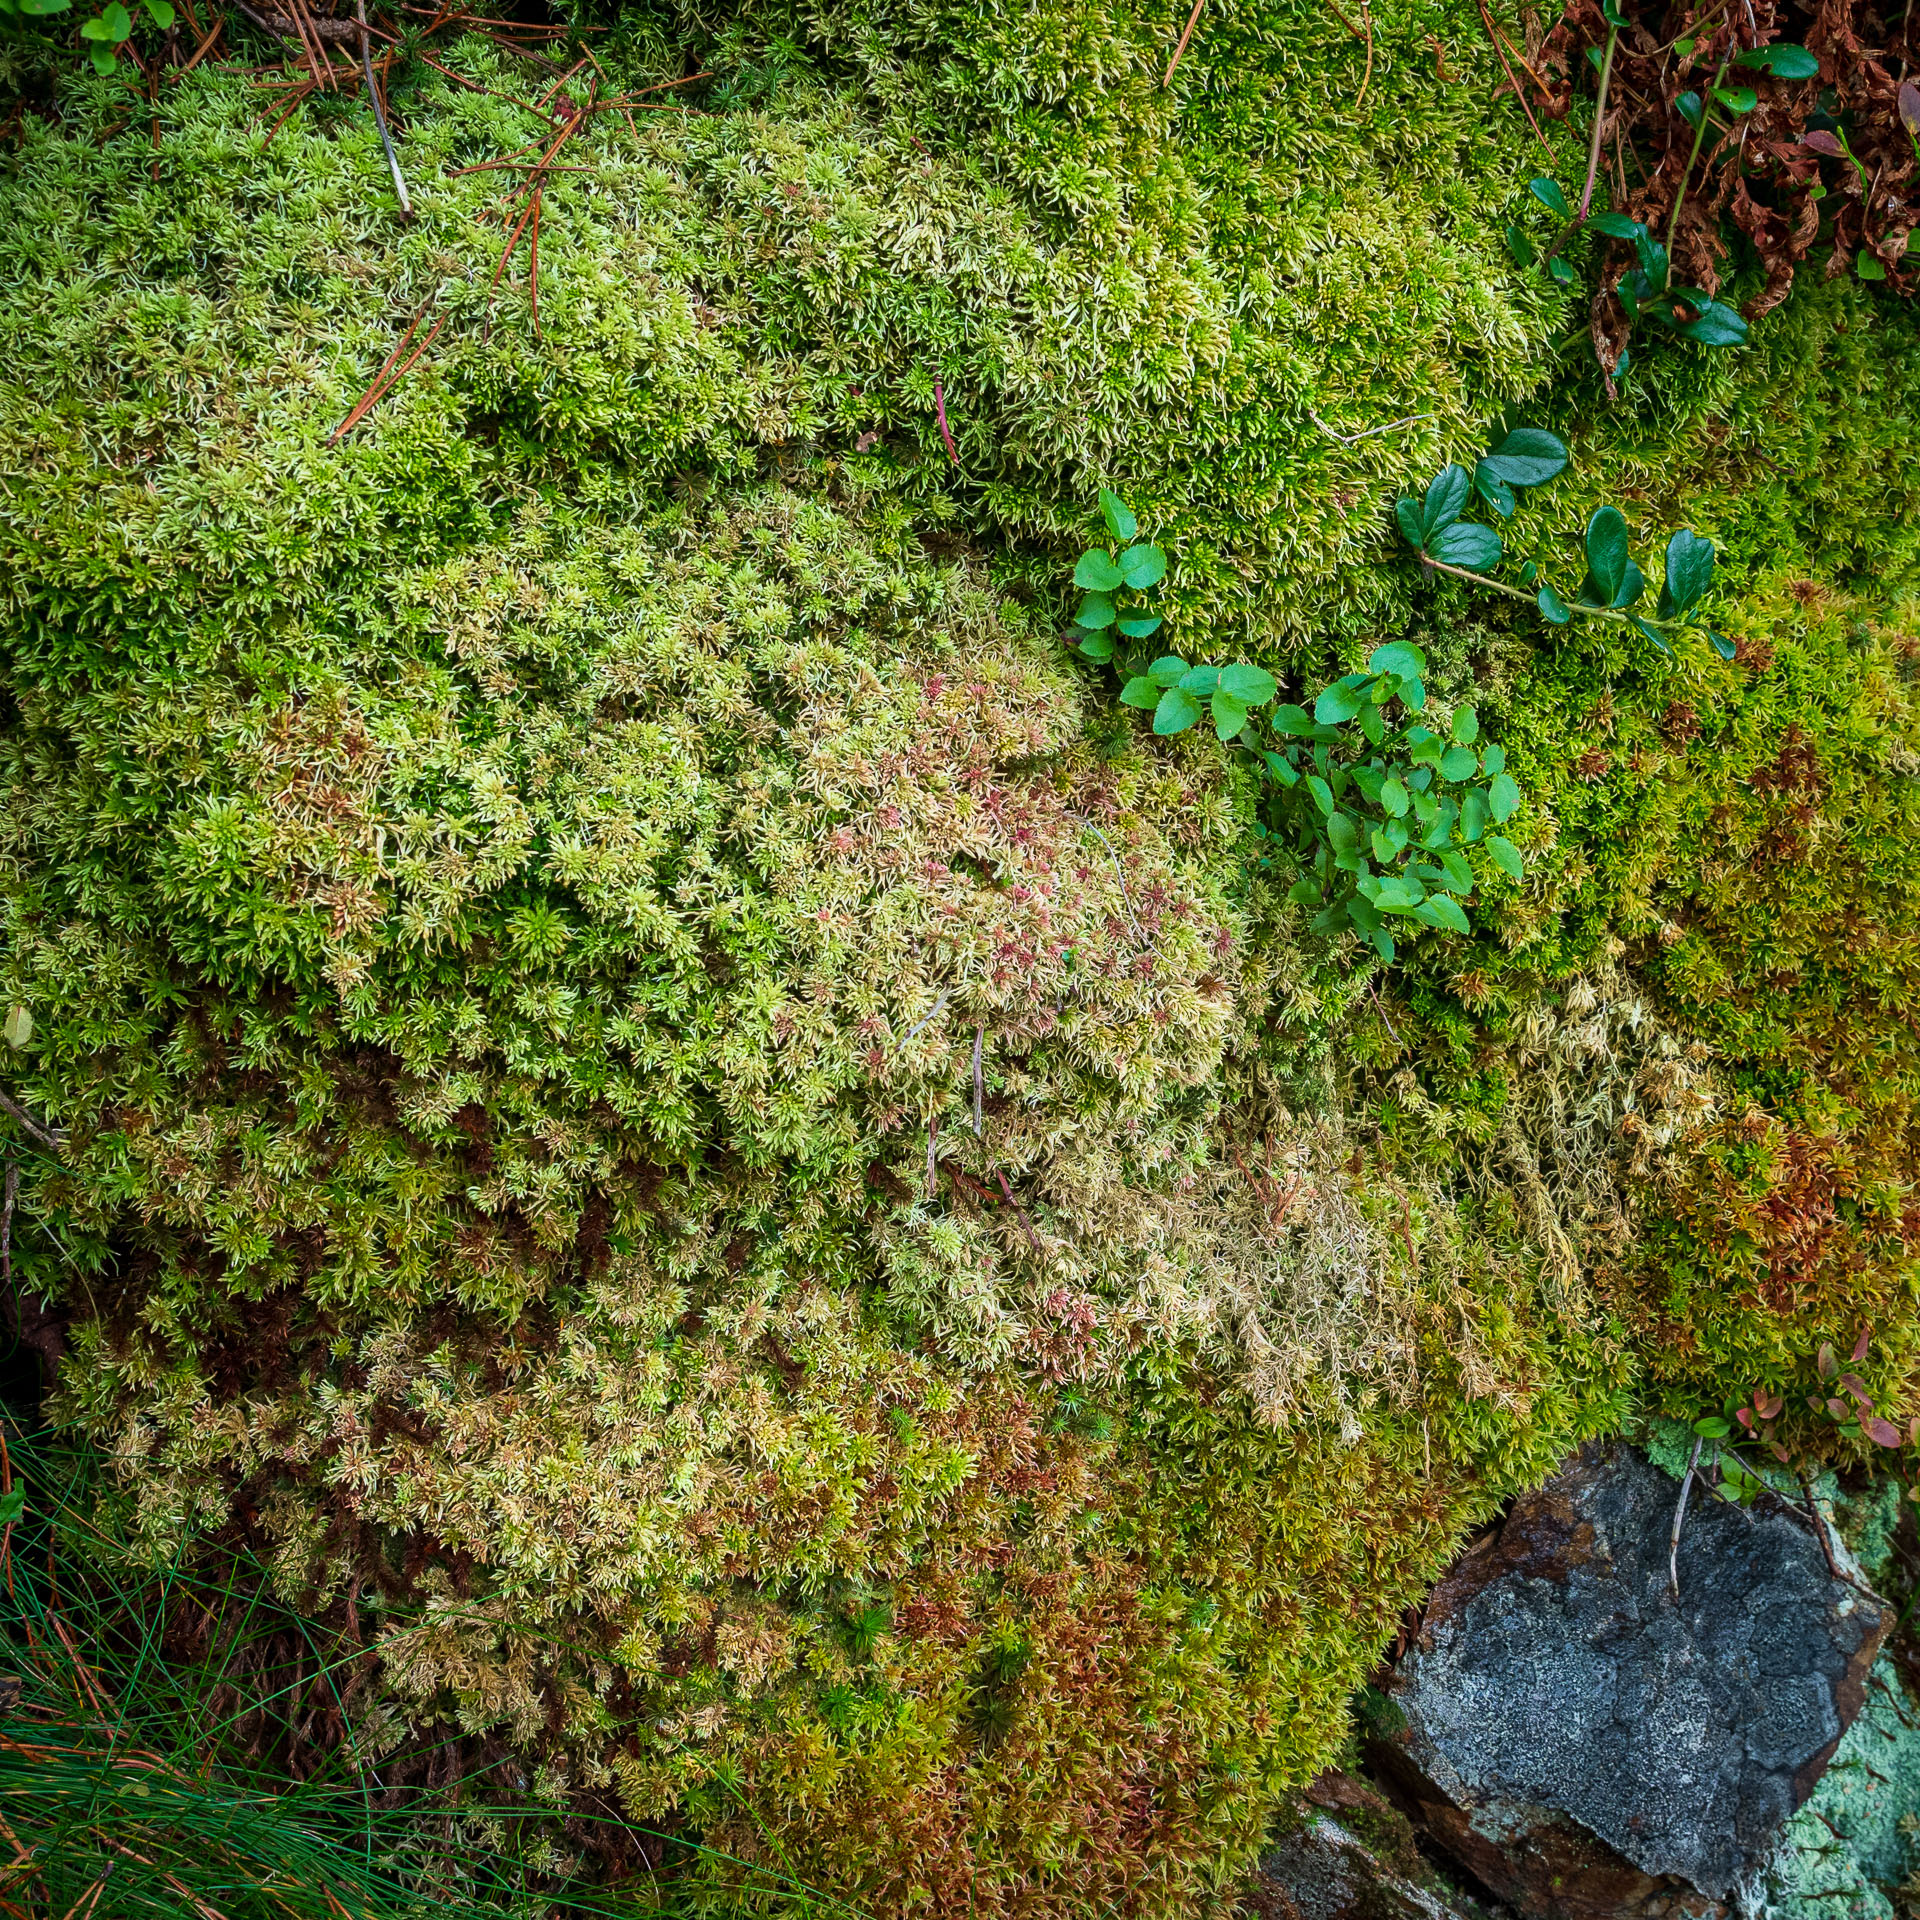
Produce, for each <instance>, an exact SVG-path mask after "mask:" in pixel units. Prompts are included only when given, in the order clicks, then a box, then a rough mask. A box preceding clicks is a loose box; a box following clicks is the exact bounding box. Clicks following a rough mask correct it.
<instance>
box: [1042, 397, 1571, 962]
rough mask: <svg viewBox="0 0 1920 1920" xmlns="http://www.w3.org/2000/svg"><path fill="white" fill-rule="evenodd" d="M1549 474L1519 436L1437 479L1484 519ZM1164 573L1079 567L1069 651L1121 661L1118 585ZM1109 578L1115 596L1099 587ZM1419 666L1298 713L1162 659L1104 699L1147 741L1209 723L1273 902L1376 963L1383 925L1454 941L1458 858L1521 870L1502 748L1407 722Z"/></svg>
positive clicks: (1474, 733) (1109, 561) (1248, 685)
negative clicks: (1258, 789)
mask: <svg viewBox="0 0 1920 1920" xmlns="http://www.w3.org/2000/svg"><path fill="white" fill-rule="evenodd" d="M1545 442H1551V445H1550V446H1548V445H1545V444H1543V443H1545ZM1565 464H1566V450H1565V448H1564V447H1562V446H1561V445H1560V443H1559V442H1558V441H1557V440H1553V437H1552V436H1551V435H1540V436H1537V437H1535V438H1531V439H1530V438H1528V437H1527V436H1526V435H1525V434H1524V433H1522V434H1519V435H1510V436H1509V437H1508V440H1507V441H1506V442H1505V443H1504V444H1503V445H1502V447H1501V448H1499V449H1497V450H1496V452H1495V453H1493V454H1491V455H1489V456H1488V458H1487V459H1485V460H1483V461H1481V462H1480V463H1479V469H1478V471H1476V473H1474V474H1472V475H1469V474H1467V473H1466V472H1465V470H1464V469H1461V468H1452V469H1449V471H1451V472H1454V473H1458V474H1459V475H1460V480H1459V489H1460V499H1461V502H1462V503H1464V502H1465V500H1466V498H1467V495H1468V491H1469V490H1470V489H1475V488H1477V489H1478V490H1479V492H1480V494H1481V497H1482V498H1483V499H1485V500H1487V501H1488V502H1489V503H1490V504H1492V505H1493V506H1494V508H1495V510H1496V511H1498V512H1507V513H1510V512H1512V510H1513V493H1512V489H1513V488H1514V487H1516V486H1527V485H1533V484H1537V482H1538V481H1539V480H1541V479H1549V478H1551V477H1552V474H1553V473H1557V472H1558V471H1559V470H1560V468H1561V467H1562V466H1564V465H1565ZM1549 469H1550V471H1549ZM1100 505H1101V511H1102V513H1103V515H1104V516H1105V519H1106V522H1107V526H1108V528H1109V530H1110V531H1111V532H1112V534H1113V537H1114V539H1115V541H1116V542H1124V541H1128V540H1131V539H1132V537H1133V536H1134V534H1135V533H1137V532H1138V525H1137V523H1136V521H1135V518H1134V516H1133V514H1132V513H1131V512H1130V511H1129V510H1128V509H1127V507H1126V506H1125V504H1124V503H1123V502H1122V501H1120V500H1119V499H1118V498H1116V497H1115V496H1114V495H1112V494H1110V493H1106V492H1104V491H1103V492H1102V494H1101V497H1100ZM1483 531H1484V530H1483ZM1456 544H1457V543H1456ZM1496 544H1497V543H1496ZM1449 550H1452V549H1451V548H1450V549H1449ZM1476 551H1477V549H1476ZM1129 553H1133V554H1145V555H1149V556H1151V559H1150V560H1148V561H1145V562H1135V563H1134V578H1132V579H1128V578H1126V577H1125V575H1124V568H1125V566H1126V563H1127V559H1128V554H1129ZM1496 557H1497V554H1496ZM1089 562H1096V563H1104V564H1094V565H1090V564H1089ZM1165 571H1166V556H1165V555H1164V554H1163V553H1162V552H1161V550H1160V549H1159V548H1158V547H1156V546H1134V547H1130V548H1127V549H1125V550H1124V551H1122V552H1120V553H1118V554H1113V553H1109V552H1104V551H1102V550H1100V549H1098V548H1096V549H1094V550H1092V551H1091V552H1089V553H1086V554H1083V555H1082V556H1081V559H1080V563H1079V565H1078V566H1077V567H1076V568H1075V571H1074V581H1075V584H1076V585H1078V586H1080V587H1082V588H1083V589H1085V590H1086V592H1087V596H1088V599H1089V600H1091V601H1095V602H1096V604H1095V605H1094V606H1093V609H1092V611H1093V613H1094V615H1095V616H1096V619H1097V620H1098V622H1099V624H1098V625H1097V626H1094V627H1092V629H1091V630H1089V622H1088V620H1087V617H1086V616H1087V612H1088V608H1087V606H1086V605H1085V604H1084V603H1083V605H1082V608H1081V614H1080V618H1079V621H1078V628H1079V630H1080V632H1081V634H1082V638H1081V639H1080V641H1079V645H1080V650H1081V652H1083V653H1085V654H1087V655H1088V656H1089V657H1090V658H1092V659H1095V660H1100V661H1103V662H1114V663H1120V664H1123V667H1124V665H1125V654H1124V653H1123V651H1122V649H1121V647H1120V645H1119V644H1118V642H1116V641H1115V640H1113V639H1112V638H1111V637H1110V636H1109V635H1108V633H1107V629H1108V628H1109V627H1111V628H1115V629H1117V630H1118V632H1119V634H1120V636H1121V638H1122V639H1134V638H1135V637H1136V634H1137V637H1138V638H1139V639H1144V638H1145V637H1146V636H1147V635H1149V634H1151V633H1153V632H1154V631H1155V630H1157V629H1158V628H1159V626H1160V625H1161V620H1160V618H1159V616H1158V615H1155V614H1153V613H1151V612H1150V611H1149V610H1148V609H1147V608H1146V607H1145V605H1144V604H1142V603H1139V602H1135V603H1134V604H1133V605H1131V606H1128V607H1126V608H1124V609H1123V607H1122V604H1121V602H1120V600H1119V598H1118V595H1119V594H1120V592H1121V591H1122V589H1123V588H1124V590H1126V591H1128V592H1132V593H1135V594H1140V593H1144V592H1145V591H1146V590H1147V589H1148V588H1150V587H1151V586H1154V585H1157V584H1158V583H1159V581H1160V580H1161V578H1162V577H1163V576H1164V574H1165ZM1149 575H1150V576H1151V577H1150V578H1148V577H1147V576H1149ZM1116 577H1118V578H1120V579H1121V582H1122V586H1120V587H1116V586H1111V585H1108V584H1107V583H1108V582H1109V581H1110V580H1112V579H1115V578H1116ZM1426 666H1427V662H1426V656H1425V654H1423V653H1422V652H1421V650H1420V649H1419V648H1418V647H1416V646H1414V645H1412V644H1411V643H1410V642H1407V641H1392V642H1389V643H1388V644H1387V645H1385V646H1381V647H1376V648H1375V649H1374V651H1373V653H1372V654H1371V656H1370V657H1369V658H1368V661H1367V670H1366V672H1364V673H1350V674H1346V675H1344V676H1343V677H1342V678H1340V679H1338V680H1336V681H1334V682H1333V683H1332V684H1331V685H1330V686H1328V687H1326V688H1324V689H1323V690H1322V691H1321V693H1320V694H1319V696H1318V697H1317V698H1316V699H1315V701H1314V704H1313V710H1312V711H1311V712H1308V711H1307V710H1306V709H1305V708H1303V707H1298V706H1294V705H1292V704H1290V703H1288V702H1283V701H1282V700H1281V699H1280V687H1279V683H1278V682H1277V681H1276V680H1275V679H1274V677H1273V675H1272V674H1270V673H1269V672H1267V670H1266V669H1265V668H1264V667H1256V666H1252V665H1250V664H1249V663H1247V662H1245V661H1235V662H1233V663H1231V664H1229V665H1226V666H1206V665H1195V664H1193V663H1192V662H1190V661H1189V660H1187V659H1186V658H1185V657H1184V656H1182V655H1180V654H1177V653H1167V654H1162V655H1161V656H1160V657H1159V658H1158V659H1155V660H1153V661H1151V662H1144V663H1141V664H1140V665H1139V667H1138V669H1137V670H1133V671H1128V672H1127V678H1126V684H1125V685H1124V686H1123V687H1122V688H1121V691H1120V698H1121V700H1122V702H1123V703H1124V704H1125V705H1127V706H1130V707H1136V708H1139V709H1141V710H1142V711H1145V712H1150V713H1151V714H1152V715H1153V730H1154V732H1155V733H1156V734H1160V735H1162V736H1165V735H1170V734H1177V733H1185V732H1186V731H1187V730H1188V729H1189V728H1191V727H1195V726H1198V725H1199V724H1200V723H1201V721H1202V720H1210V721H1211V722H1212V724H1213V729H1214V732H1215V733H1216V734H1217V735H1218V736H1219V738H1220V739H1221V740H1222V741H1223V742H1226V743H1228V744H1229V745H1231V746H1233V747H1235V748H1237V749H1239V750H1241V751H1243V752H1245V753H1246V754H1248V755H1249V756H1250V757H1251V759H1252V761H1253V763H1254V765H1255V766H1256V767H1257V768H1258V770H1259V773H1260V776H1261V779H1262V782H1263V788H1264V791H1265V799H1264V802H1263V804H1262V806H1261V809H1260V812H1261V818H1260V819H1259V820H1258V821H1257V822H1256V826H1255V831H1256V833H1257V835H1258V837H1259V838H1260V839H1261V840H1262V841H1263V842H1265V843H1266V846H1267V852H1266V854H1265V855H1264V856H1263V858H1265V859H1267V860H1269V861H1278V862H1281V863H1283V864H1284V865H1286V866H1287V867H1289V868H1290V869H1291V870H1292V871H1293V872H1294V874H1295V879H1294V883H1293V886H1292V889H1291V892H1290V894H1289V898H1290V899H1292V900H1293V901H1294V902H1295V904H1297V905H1300V906H1304V907H1309V908H1311V909H1312V910H1313V928H1314V931H1315V932H1317V933H1323V934H1339V933H1348V932H1352V933H1356V934H1358V935H1359V936H1360V937H1361V938H1362V939H1364V940H1366V941H1368V942H1369V943H1370V944H1371V945H1372V947H1373V948H1374V950H1375V951H1376V952H1377V953H1378V954H1379V955H1380V956H1381V958H1382V959H1385V960H1392V959H1393V957H1394V954H1395V951H1396V947H1395V939H1394V934H1393V927H1394V926H1395V925H1396V924H1401V925H1405V924H1408V923H1411V924H1414V925H1418V926H1425V927H1432V928H1435V929H1437V930H1439V931H1441V932H1447V933H1466V932H1468V931H1469V930H1470V925H1471V923H1470V922H1469V920H1468V918H1467V913H1466V909H1465V907H1464V906H1463V905H1462V904H1461V903H1462V901H1464V900H1465V899H1466V898H1467V897H1468V896H1469V895H1470V894H1471V893H1472V891H1473V888H1474V882H1475V874H1474V869H1473V865H1472V863H1471V861H1470V860H1469V859H1468V857H1467V853H1466V849H1467V848H1468V847H1472V846H1476V845H1477V846H1480V847H1481V848H1482V849H1483V850H1484V852H1485V854H1486V856H1487V857H1488V858H1489V859H1491V860H1492V862H1493V864H1494V865H1495V866H1497V867H1498V868H1499V869H1500V870H1501V871H1502V872H1504V873H1506V874H1508V875H1510V876H1511V877H1512V878H1514V879H1516V880H1517V879H1519V878H1520V877H1521V876H1522V874H1523V872H1524V867H1523V863H1522V861H1521V857H1520V852H1519V849H1518V848H1517V847H1515V846H1514V844H1513V843H1512V841H1510V840H1508V839H1506V838H1505V837H1504V836H1502V835H1500V834H1498V833H1492V832H1489V831H1488V829H1489V827H1491V826H1499V825H1502V824H1504V823H1505V821H1506V820H1507V818H1508V817H1509V816H1510V815H1511V814H1512V813H1513V811H1514V809H1515V808H1516V807H1518V806H1519V804H1520V788H1519V785H1518V783H1517V782H1516V781H1515V780H1514V778H1513V776H1512V775H1511V774H1510V773H1509V772H1508V771H1507V765H1506V752H1505V749H1504V748H1502V747H1500V746H1498V745H1486V746H1482V745H1480V744H1478V742H1479V732H1480V722H1479V716H1478V715H1477V714H1476V712H1475V711H1474V709H1473V708H1471V707H1463V708H1461V709H1460V710H1459V711H1458V712H1456V713H1455V714H1454V716H1453V718H1452V721H1451V723H1450V725H1449V727H1448V730H1447V731H1446V733H1444V734H1442V733H1436V732H1434V731H1433V730H1432V729H1430V728H1428V727H1427V726H1425V725H1424V724H1423V723H1422V722H1421V720H1420V719H1419V716H1420V714H1422V713H1423V712H1424V711H1425V708H1426V704H1427V695H1426V685H1425V675H1426Z"/></svg>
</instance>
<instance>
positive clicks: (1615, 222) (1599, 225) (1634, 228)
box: [1587, 213, 1647, 240]
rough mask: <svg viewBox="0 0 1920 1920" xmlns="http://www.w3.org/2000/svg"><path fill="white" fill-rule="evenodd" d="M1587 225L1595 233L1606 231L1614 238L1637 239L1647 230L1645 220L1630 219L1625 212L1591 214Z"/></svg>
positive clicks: (1605, 232)
mask: <svg viewBox="0 0 1920 1920" xmlns="http://www.w3.org/2000/svg"><path fill="white" fill-rule="evenodd" d="M1587 225H1588V226H1590V227H1591V228H1592V229H1593V230H1594V232H1595V233H1604V234H1606V235H1607V236H1608V237H1609V238H1611V239H1614V240H1632V239H1636V238H1637V237H1638V236H1639V235H1641V234H1643V233H1645V232H1646V230H1647V229H1646V224H1645V222H1644V221H1640V220H1630V219H1629V218H1628V217H1627V216H1626V215H1625V214H1624V213H1594V214H1589V215H1588V216H1587Z"/></svg>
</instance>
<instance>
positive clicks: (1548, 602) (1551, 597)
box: [1533, 587, 1573, 627]
mask: <svg viewBox="0 0 1920 1920" xmlns="http://www.w3.org/2000/svg"><path fill="white" fill-rule="evenodd" d="M1533 603H1534V605H1535V606H1537V607H1538V608H1539V609H1540V611H1541V613H1542V614H1543V615H1544V616H1545V617H1546V618H1547V619H1548V620H1551V621H1552V622H1553V624H1554V625H1555V626H1556V627H1564V626H1565V625H1566V624H1567V622H1568V621H1569V620H1571V619H1572V618H1573V612H1572V609H1571V608H1569V607H1568V605H1567V603H1566V602H1565V601H1564V600H1562V599H1561V598H1560V596H1559V595H1558V594H1557V593H1555V592H1554V590H1553V589H1552V588H1551V587H1542V588H1541V589H1540V591H1539V592H1538V593H1537V594H1535V595H1534V597H1533Z"/></svg>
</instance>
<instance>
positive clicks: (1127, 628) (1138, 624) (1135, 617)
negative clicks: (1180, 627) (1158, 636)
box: [1120, 613, 1160, 640]
mask: <svg viewBox="0 0 1920 1920" xmlns="http://www.w3.org/2000/svg"><path fill="white" fill-rule="evenodd" d="M1120 631H1121V632H1122V633H1124V634H1125V635H1126V636H1127V638H1128V639H1129V640H1144V639H1146V637H1147V636H1148V635H1149V634H1151V633H1158V632H1159V631H1160V616H1159V615H1158V614H1157V613H1154V614H1147V615H1139V614H1129V615H1127V617H1126V618H1124V619H1123V620H1122V621H1121V622H1120Z"/></svg>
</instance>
